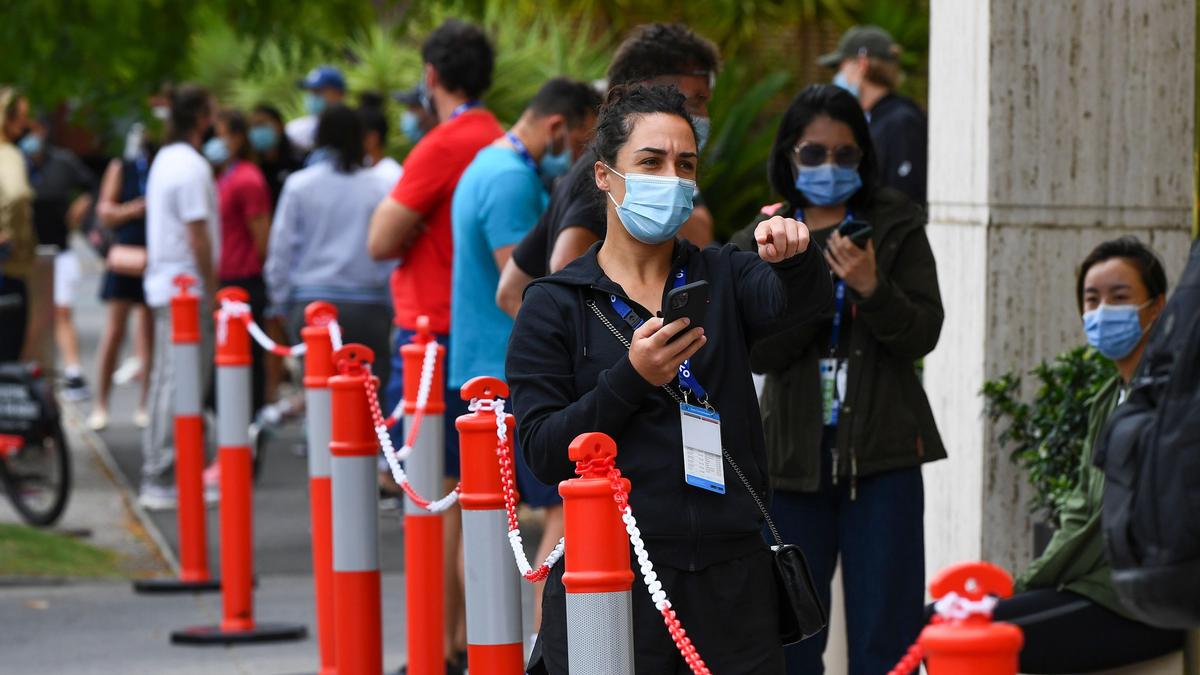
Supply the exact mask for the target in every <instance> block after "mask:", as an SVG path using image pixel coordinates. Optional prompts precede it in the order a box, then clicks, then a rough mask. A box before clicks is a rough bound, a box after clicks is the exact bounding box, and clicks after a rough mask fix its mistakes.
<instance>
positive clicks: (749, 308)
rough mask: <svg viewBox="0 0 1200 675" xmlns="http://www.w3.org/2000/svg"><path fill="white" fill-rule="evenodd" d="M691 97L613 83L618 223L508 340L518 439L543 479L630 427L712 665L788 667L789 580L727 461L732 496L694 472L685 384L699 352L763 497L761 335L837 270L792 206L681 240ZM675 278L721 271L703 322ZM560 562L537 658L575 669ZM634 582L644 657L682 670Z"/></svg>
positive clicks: (649, 508) (679, 594) (607, 151)
mask: <svg viewBox="0 0 1200 675" xmlns="http://www.w3.org/2000/svg"><path fill="white" fill-rule="evenodd" d="M683 106H684V98H683V96H682V95H681V94H679V93H678V91H676V90H675V89H673V88H669V87H642V86H634V87H630V88H625V87H617V88H614V89H613V91H612V92H611V93H610V94H609V98H608V102H607V103H606V105H605V107H604V109H603V110H602V111H601V113H600V119H599V123H598V125H597V130H596V140H595V150H596V152H597V155H598V157H599V158H600V161H598V162H596V166H595V178H596V185H597V186H598V187H599V189H600V190H601V191H602V192H604V193H605V194H604V195H603V198H604V199H605V200H606V203H607V204H608V207H607V208H608V235H607V237H606V239H605V240H604V241H603V242H600V243H597V244H595V245H593V246H592V248H591V249H590V250H589V251H588V252H587V253H586V254H585V255H584V256H583V257H581V258H579V259H577V260H576V261H575V262H573V263H571V264H570V265H568V266H567V267H566V268H564V269H563V270H561V271H560V272H558V273H556V274H554V275H552V276H550V277H547V278H544V279H539V280H537V281H535V282H534V283H533V284H531V285H530V286H529V288H528V289H527V291H526V294H525V302H524V304H523V305H522V307H521V311H520V313H519V314H518V315H517V319H516V325H515V327H514V329H513V332H512V337H511V339H510V341H509V347H508V362H507V375H508V381H509V384H510V386H511V388H512V402H513V406H514V410H515V414H516V418H517V420H518V425H517V426H518V435H519V439H520V443H521V447H522V450H523V452H524V453H525V457H526V459H527V460H528V461H529V465H530V467H531V468H532V469H533V471H534V473H535V474H536V475H537V477H538V479H540V480H541V481H543V482H545V483H548V484H551V485H553V484H556V483H558V482H559V481H562V480H565V479H568V478H571V477H573V476H574V465H573V463H572V462H571V461H570V460H569V459H568V457H567V446H568V444H569V443H570V442H571V441H572V440H573V439H574V438H575V437H576V436H577V435H579V434H582V433H585V432H589V431H601V432H604V433H606V434H608V435H610V436H612V437H613V438H614V439H615V440H616V442H617V446H618V454H617V466H618V467H619V468H620V469H621V471H622V473H623V474H624V475H625V476H626V477H627V478H629V480H630V481H631V482H632V485H633V488H632V492H631V494H630V503H631V504H632V506H633V509H634V515H635V516H636V517H637V519H638V523H639V525H640V527H641V530H642V533H643V535H644V537H645V540H646V548H647V550H648V551H649V554H650V557H651V559H652V560H653V561H654V563H655V570H656V571H657V572H658V576H659V579H660V580H661V581H662V583H663V586H664V589H665V590H666V591H667V593H668V594H669V596H670V598H671V601H672V604H673V606H674V608H675V609H676V610H677V611H678V613H679V616H680V618H681V620H682V621H683V623H684V625H685V627H686V628H687V630H688V633H689V635H690V636H691V638H692V639H693V641H694V643H695V645H696V647H697V649H698V650H699V652H700V654H701V655H702V656H703V657H704V658H705V659H706V661H707V663H708V665H709V666H710V667H711V668H712V669H713V671H714V672H719V673H770V672H780V671H781V670H782V668H783V651H782V648H781V646H780V640H779V637H778V618H777V611H778V596H777V593H778V589H777V588H776V585H775V581H774V577H773V576H772V567H771V565H772V562H771V554H770V552H769V550H768V549H767V547H766V544H765V542H764V540H763V538H762V535H761V531H762V527H763V519H762V516H761V514H760V513H759V511H758V508H757V507H756V506H755V502H754V499H753V498H752V496H751V495H750V493H749V491H748V489H747V487H746V486H745V485H743V484H742V483H741V482H740V481H739V480H738V478H737V477H736V475H735V474H734V472H733V471H732V470H731V468H730V464H729V462H728V461H726V462H724V464H723V466H724V484H725V487H726V491H725V494H718V493H717V492H714V491H710V490H709V489H705V488H700V487H693V486H691V485H688V484H685V482H684V468H685V467H684V457H683V446H682V436H681V421H680V416H681V410H680V402H679V401H680V400H682V399H684V398H685V392H684V391H683V390H682V389H681V387H680V382H679V378H677V375H678V373H679V366H680V364H682V363H683V362H684V361H685V360H687V359H689V358H690V370H691V372H693V373H694V375H695V378H696V380H698V381H699V383H700V384H701V385H702V387H703V389H704V390H706V391H707V402H708V404H709V405H711V406H712V408H713V409H715V411H716V412H717V413H719V414H720V416H721V434H720V435H721V445H723V446H724V450H725V451H727V452H728V455H729V457H731V458H732V460H733V461H734V462H736V463H737V465H738V466H739V467H740V468H741V469H742V471H743V473H744V474H745V475H746V476H747V479H748V480H749V482H750V483H752V486H753V489H754V490H755V492H757V493H758V495H759V497H760V498H762V499H764V501H765V497H766V495H767V478H766V475H767V474H766V455H765V453H764V448H763V434H762V426H761V424H760V421H759V415H758V405H757V400H756V398H755V395H754V385H753V382H752V381H751V376H750V362H749V348H750V347H751V346H752V345H753V344H754V343H755V341H756V340H757V339H758V338H759V337H760V336H761V335H764V334H766V333H767V332H768V331H769V330H770V325H771V324H773V323H774V322H775V321H776V320H778V319H779V318H780V316H781V315H782V313H783V312H784V309H785V306H786V307H787V309H788V312H789V314H792V315H795V316H797V317H802V318H808V319H815V318H816V316H818V315H820V314H821V313H827V312H828V311H829V307H830V305H831V300H832V298H831V284H830V280H829V273H828V270H827V269H826V267H825V264H824V262H823V261H822V259H821V257H820V255H819V254H817V253H813V252H811V251H808V250H807V249H808V232H807V229H806V228H805V227H804V225H803V224H802V223H799V222H797V221H796V220H793V219H791V218H787V217H776V218H771V219H769V220H766V221H764V222H763V223H761V224H759V226H758V228H757V229H756V231H755V233H754V237H755V241H756V246H755V248H756V250H757V254H755V253H748V252H740V251H738V250H737V249H735V248H734V247H732V246H726V247H724V248H720V249H718V248H707V249H705V250H703V251H701V250H699V249H698V248H696V247H695V246H693V245H692V244H690V243H688V242H686V241H680V240H676V239H675V233H676V232H677V231H678V229H679V226H680V225H681V224H682V223H683V221H684V220H686V219H687V217H688V215H689V213H690V211H691V203H692V201H691V198H692V194H693V192H694V190H695V182H694V181H695V178H696V169H697V164H698V157H697V154H696V153H697V150H696V147H697V146H696V136H695V130H694V129H693V128H692V126H691V123H690V119H689V117H688V114H687V112H686V111H685V110H684V107H683ZM676 279H679V280H680V282H684V281H686V282H687V283H692V282H695V281H698V280H706V281H707V282H708V284H709V293H710V297H711V303H710V304H709V307H708V312H707V319H706V320H705V321H704V325H703V326H688V325H687V324H686V321H685V320H684V319H680V320H678V321H675V322H672V323H671V324H668V325H666V326H664V325H663V322H662V319H661V318H658V316H659V311H660V310H661V309H662V308H663V307H664V305H665V303H664V299H665V297H666V293H667V292H668V291H669V290H671V288H673V287H674V286H675V285H676V284H677V283H678V282H676ZM634 326H637V327H636V329H635V328H634ZM614 333H619V335H620V337H618V335H616V334H614ZM676 336H678V338H677V339H676V340H675V341H673V342H672V341H670V340H671V338H672V337H676ZM622 340H624V341H627V342H629V343H632V347H630V348H628V349H627V348H626V347H625V345H624V344H623V342H622ZM691 401H692V402H693V403H696V402H697V398H696V397H695V396H692V397H691ZM716 452H718V453H719V452H720V450H719V449H716ZM718 456H719V455H718ZM567 555H568V556H569V555H570V551H568V552H567ZM562 573H563V563H561V562H560V563H559V564H558V565H557V566H556V567H555V569H554V570H553V571H552V573H551V575H550V578H549V579H548V581H547V583H546V590H545V597H544V600H543V617H544V619H543V622H542V632H541V634H540V635H539V648H538V649H535V654H534V659H533V661H534V664H535V667H536V664H537V662H538V661H539V659H540V661H541V663H542V664H544V666H545V668H546V669H547V670H548V671H549V672H551V673H563V672H566V668H567V648H566V620H565V606H564V602H565V601H564V589H563V585H562ZM633 593H634V597H633V621H634V643H635V647H636V663H637V671H638V672H639V673H654V674H656V675H657V674H659V673H674V672H678V671H680V669H681V668H682V667H683V661H682V659H681V658H680V657H679V655H678V653H676V651H675V648H674V646H673V645H672V642H671V639H670V637H669V635H668V634H667V631H666V630H665V629H664V627H663V623H662V618H661V616H660V615H659V614H658V612H657V611H656V610H655V609H654V606H653V604H652V603H651V600H650V597H649V595H648V594H647V592H646V590H645V588H644V587H643V586H642V584H641V582H640V577H639V580H638V581H637V582H635V584H634V591H633Z"/></svg>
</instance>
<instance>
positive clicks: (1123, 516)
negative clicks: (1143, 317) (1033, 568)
mask: <svg viewBox="0 0 1200 675" xmlns="http://www.w3.org/2000/svg"><path fill="white" fill-rule="evenodd" d="M1095 464H1096V466H1097V467H1099V468H1100V469H1102V470H1103V471H1104V475H1105V479H1106V480H1105V488H1104V507H1103V512H1102V516H1103V523H1104V541H1105V546H1106V549H1107V552H1108V558H1109V562H1110V563H1111V564H1112V581H1113V586H1114V587H1115V588H1116V591H1117V594H1118V595H1119V596H1120V598H1121V602H1122V604H1123V605H1124V606H1125V608H1126V609H1128V610H1129V611H1130V612H1132V613H1133V614H1134V615H1135V616H1137V617H1138V618H1139V619H1141V620H1142V621H1145V622H1146V623H1149V624H1152V625H1155V626H1162V627H1164V628H1195V627H1197V626H1200V246H1193V247H1192V253H1191V258H1190V259H1189V261H1188V265H1187V268H1186V269H1185V270H1184V272H1183V278H1182V279H1180V282H1179V286H1178V288H1176V290H1175V294H1174V295H1173V296H1172V297H1171V299H1170V300H1169V301H1168V302H1167V305H1166V307H1165V308H1164V309H1163V313H1162V315H1161V316H1160V317H1159V318H1158V321H1157V322H1156V325H1155V327H1154V328H1153V329H1152V331H1151V333H1150V339H1149V341H1148V342H1147V345H1146V352H1145V354H1144V355H1143V357H1142V364H1141V366H1140V368H1139V371H1138V374H1137V376H1135V378H1134V381H1133V387H1132V389H1131V390H1130V393H1129V397H1128V399H1127V400H1126V401H1125V403H1124V404H1123V405H1121V406H1119V407H1118V408H1117V410H1116V412H1114V413H1113V415H1112V418H1111V419H1110V420H1109V422H1108V425H1107V426H1106V427H1105V429H1104V431H1103V433H1102V434H1101V436H1100V441H1099V443H1098V447H1097V449H1096V455H1095Z"/></svg>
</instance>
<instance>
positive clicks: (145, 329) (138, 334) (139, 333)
mask: <svg viewBox="0 0 1200 675" xmlns="http://www.w3.org/2000/svg"><path fill="white" fill-rule="evenodd" d="M135 312H136V314H137V330H135V331H134V340H133V345H134V350H135V351H136V353H137V355H138V358H139V359H140V360H141V362H142V373H141V375H140V376H139V377H138V379H139V380H141V382H142V395H141V397H140V398H139V399H138V410H143V411H144V410H145V409H146V397H147V396H149V395H150V369H151V368H152V367H153V366H154V349H153V348H152V347H153V345H154V313H153V312H151V311H150V308H149V307H147V306H145V305H138V306H137V307H135Z"/></svg>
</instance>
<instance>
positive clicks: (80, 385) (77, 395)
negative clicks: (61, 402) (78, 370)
mask: <svg viewBox="0 0 1200 675" xmlns="http://www.w3.org/2000/svg"><path fill="white" fill-rule="evenodd" d="M62 396H63V398H65V399H66V400H68V401H72V402H78V401H86V400H87V399H89V398H91V397H92V392H91V391H90V390H88V385H87V380H85V379H83V376H82V375H71V376H68V377H65V378H63V390H62Z"/></svg>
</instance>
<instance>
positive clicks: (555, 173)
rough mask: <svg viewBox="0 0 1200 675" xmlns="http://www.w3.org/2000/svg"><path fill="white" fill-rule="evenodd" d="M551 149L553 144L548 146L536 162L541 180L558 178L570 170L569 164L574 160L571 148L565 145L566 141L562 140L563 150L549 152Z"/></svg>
mask: <svg viewBox="0 0 1200 675" xmlns="http://www.w3.org/2000/svg"><path fill="white" fill-rule="evenodd" d="M553 147H554V144H553V143H551V144H550V145H548V146H547V147H546V152H545V154H543V155H542V159H541V160H540V161H538V171H540V172H541V174H542V178H546V179H554V178H558V177H559V176H561V175H563V174H565V173H566V172H567V171H569V170H570V169H571V162H572V161H573V160H574V157H572V156H571V146H570V144H568V143H567V140H566V139H565V138H564V139H563V149H562V150H561V151H559V152H551V151H550V148H553Z"/></svg>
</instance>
